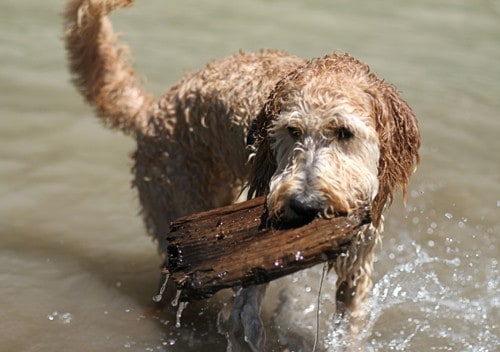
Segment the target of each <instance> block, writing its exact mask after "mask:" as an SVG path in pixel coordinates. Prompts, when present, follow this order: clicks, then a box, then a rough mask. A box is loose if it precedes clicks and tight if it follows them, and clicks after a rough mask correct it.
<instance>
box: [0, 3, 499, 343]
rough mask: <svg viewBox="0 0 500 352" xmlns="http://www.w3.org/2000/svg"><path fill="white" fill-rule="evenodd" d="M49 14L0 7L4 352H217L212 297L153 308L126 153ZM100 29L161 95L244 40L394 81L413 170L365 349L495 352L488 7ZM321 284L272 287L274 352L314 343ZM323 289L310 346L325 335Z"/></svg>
mask: <svg viewBox="0 0 500 352" xmlns="http://www.w3.org/2000/svg"><path fill="white" fill-rule="evenodd" d="M61 9H62V1H61V0H57V1H56V0H48V1H43V2H41V1H34V0H23V1H13V0H4V1H2V2H1V4H0V29H1V30H0V39H1V40H0V62H1V65H0V116H1V118H0V231H1V234H0V235H1V247H0V268H1V269H0V306H1V307H2V313H1V319H0V341H2V344H1V346H2V347H1V350H2V351H42V352H44V351H47V352H49V351H50V352H51V351H56V350H69V349H71V350H72V351H89V350H92V351H111V350H112V351H196V350H200V348H212V349H213V350H216V351H221V350H223V349H224V347H223V346H224V338H223V337H221V336H219V335H218V334H217V333H216V329H217V328H216V323H215V320H216V319H215V317H216V314H217V312H218V310H219V309H220V307H221V305H223V301H224V300H223V299H222V298H221V299H220V300H217V299H215V300H212V301H209V302H197V303H192V304H190V305H189V306H188V307H187V308H186V309H185V310H184V312H183V313H182V325H181V327H180V328H176V327H175V324H176V312H177V308H176V307H170V305H169V304H167V306H168V307H167V311H159V310H158V309H157V308H156V307H155V305H154V303H153V302H152V300H151V296H152V295H154V294H155V293H156V292H158V291H157V290H158V279H159V271H160V264H161V259H160V258H159V256H158V255H157V253H156V248H155V246H154V245H153V244H152V243H151V242H150V239H149V238H148V237H147V236H145V235H144V229H143V226H142V224H141V221H140V219H139V217H138V216H137V212H138V203H137V197H136V195H135V194H134V191H133V190H131V189H130V186H129V185H130V179H131V177H130V174H129V169H130V166H131V165H130V162H129V159H128V158H127V153H129V152H130V151H131V150H133V147H134V146H133V144H134V143H133V141H131V140H129V139H128V138H126V137H124V136H122V135H120V134H116V133H113V132H110V131H107V130H105V129H104V128H102V127H101V126H100V125H99V123H98V122H97V121H96V119H95V118H93V117H92V112H91V111H90V109H89V108H88V107H87V106H85V105H84V104H83V103H82V101H81V98H80V97H79V96H78V94H77V93H76V92H75V90H74V89H73V88H72V86H71V85H70V83H69V77H68V74H67V71H66V66H65V54H64V51H63V46H62V42H61V40H60V38H61V36H62V33H61V23H60V20H59V18H58V13H59V12H60V11H61ZM113 21H114V22H115V23H116V26H117V28H118V30H119V31H122V32H123V33H125V36H126V39H127V42H129V43H130V44H131V46H132V49H133V53H134V57H135V63H136V66H137V69H138V70H139V71H140V72H141V73H142V74H143V75H144V77H147V81H146V86H147V87H148V89H149V90H151V91H153V92H155V93H157V94H159V93H162V92H164V91H165V90H166V88H167V87H168V86H169V85H170V84H172V83H174V82H175V81H176V80H178V79H179V78H180V77H181V76H182V74H183V72H184V70H196V69H198V68H200V67H202V66H203V65H204V64H205V63H206V62H207V61H209V60H212V59H216V58H221V57H224V56H226V55H228V54H230V53H232V52H235V51H237V50H239V49H240V48H242V49H245V50H255V49H258V48H260V47H271V48H279V49H284V50H287V51H289V52H291V53H294V54H297V55H300V56H302V57H314V56H320V55H324V54H326V53H328V52H330V51H332V50H334V49H341V50H344V51H347V52H349V53H352V54H354V55H356V56H358V57H359V58H361V59H362V60H364V61H366V62H367V63H369V64H370V65H371V67H372V69H373V70H374V71H375V72H377V73H378V74H379V75H380V76H382V77H384V78H386V79H387V80H388V81H389V82H391V83H394V84H396V85H397V87H398V88H399V90H400V91H401V92H402V94H403V96H404V97H405V98H406V100H408V102H409V103H410V105H411V106H412V107H413V109H414V111H415V113H416V115H417V116H418V117H419V121H420V126H421V129H422V135H423V147H422V150H421V154H422V164H421V166H420V167H419V170H418V172H417V173H416V174H415V177H414V179H413V181H412V184H411V192H410V194H409V197H408V200H407V207H406V208H404V207H403V205H402V204H401V203H402V202H401V200H400V199H396V200H395V202H394V204H393V206H392V208H391V209H390V210H389V212H388V213H387V214H386V219H387V221H386V226H385V228H386V230H385V233H384V242H383V246H382V247H381V248H380V249H379V251H378V253H379V255H378V260H377V262H376V264H375V271H376V272H375V275H374V279H375V286H374V290H373V295H372V297H371V299H370V301H369V304H370V314H369V316H368V328H367V329H366V330H365V331H364V332H363V337H364V338H365V341H366V342H365V346H366V349H367V350H369V351H388V350H394V351H481V352H483V351H498V350H500V345H499V342H498V341H499V339H500V336H499V335H500V328H499V324H500V322H499V321H500V319H499V318H500V292H499V263H498V260H499V259H498V258H499V257H500V256H499V244H498V234H499V232H500V226H499V220H498V219H499V217H500V178H499V174H500V173H499V171H500V167H499V152H500V138H499V134H500V119H498V113H499V111H500V100H499V99H498V97H499V96H500V66H499V65H498V62H499V60H500V44H499V41H498V38H500V3H499V2H497V1H486V0H483V1H481V0H478V1H474V2H472V1H462V2H459V1H454V0H448V1H446V0H437V1H430V0H428V1H426V0H424V1H409V2H399V1H395V0H388V1H357V2H351V1H345V0H340V1H334V2H332V1H327V0H315V1H309V2H301V1H298V0H297V1H292V0H287V1H284V0H281V1H273V2H269V1H264V0H260V1H259V0H257V1H250V0H245V1H243V0H237V1H232V2H227V1H222V0H214V1H205V2H199V1H194V0H188V1H182V2H181V1H178V2H175V1H169V2H168V3H166V2H164V1H161V0H150V1H143V2H140V4H138V5H136V6H135V7H134V8H133V9H131V10H127V11H121V12H120V13H117V14H116V15H114V17H113ZM320 276H321V266H319V267H316V268H313V269H312V270H309V271H305V272H301V273H297V274H295V275H293V276H291V277H289V278H286V279H283V280H279V281H277V282H275V283H274V284H273V285H272V287H271V289H270V290H269V295H268V297H267V299H266V303H265V307H264V318H265V322H266V324H267V326H268V327H269V328H268V332H267V335H268V339H269V340H270V341H271V345H270V348H269V349H270V350H272V351H281V350H282V348H281V347H280V345H279V343H278V342H277V341H278V340H279V341H281V342H285V341H287V342H288V343H290V344H291V345H293V346H298V347H297V348H296V350H299V349H300V348H301V347H300V346H302V348H303V350H307V351H310V350H311V347H312V344H313V341H314V336H315V328H316V314H317V301H316V293H317V290H318V286H319V285H318V283H319V281H320V280H319V279H320ZM332 280H333V276H332V275H329V276H328V277H327V280H325V283H324V286H323V288H322V295H321V299H320V306H319V317H320V319H319V321H320V327H319V328H320V331H319V340H318V348H328V347H330V348H331V346H333V345H335V344H336V343H338V342H339V341H338V336H337V334H336V332H335V330H333V329H332V326H333V322H332V321H331V312H332V300H333V286H332ZM285 289H286V290H285ZM166 294H167V292H165V295H166ZM224 294H225V295H228V294H230V293H224ZM172 298H173V296H172V297H171V298H170V297H169V298H168V301H169V302H170V300H171V299H172Z"/></svg>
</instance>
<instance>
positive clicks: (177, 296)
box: [172, 290, 182, 307]
mask: <svg viewBox="0 0 500 352" xmlns="http://www.w3.org/2000/svg"><path fill="white" fill-rule="evenodd" d="M181 293H182V290H177V292H176V293H175V298H174V299H173V300H172V307H177V305H178V304H179V298H180V297H181Z"/></svg>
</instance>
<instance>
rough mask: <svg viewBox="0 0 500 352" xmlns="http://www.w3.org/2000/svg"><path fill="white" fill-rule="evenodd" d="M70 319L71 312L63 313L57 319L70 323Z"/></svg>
mask: <svg viewBox="0 0 500 352" xmlns="http://www.w3.org/2000/svg"><path fill="white" fill-rule="evenodd" d="M72 319H73V315H72V314H71V313H64V314H62V315H61V316H60V317H59V320H61V321H62V323H63V324H69V323H71V320H72Z"/></svg>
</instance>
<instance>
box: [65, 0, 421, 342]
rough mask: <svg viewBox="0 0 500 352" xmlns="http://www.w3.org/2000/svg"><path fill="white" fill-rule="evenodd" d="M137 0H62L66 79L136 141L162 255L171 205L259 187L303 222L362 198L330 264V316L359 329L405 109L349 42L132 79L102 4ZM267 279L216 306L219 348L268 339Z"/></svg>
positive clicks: (405, 148)
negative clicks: (365, 218)
mask: <svg viewBox="0 0 500 352" xmlns="http://www.w3.org/2000/svg"><path fill="white" fill-rule="evenodd" d="M131 4H132V0H69V1H68V2H67V5H66V9H65V12H64V21H65V44H66V49H67V53H68V61H69V66H70V71H71V73H72V80H73V83H74V84H75V86H76V87H77V88H78V90H79V91H80V93H81V94H82V95H83V97H84V98H85V99H86V101H87V102H88V103H90V104H91V105H92V106H93V107H94V108H95V113H96V114H97V116H99V117H100V119H101V120H102V122H103V123H104V124H105V125H106V126H108V127H110V128H114V129H118V130H120V131H122V132H124V133H126V134H128V135H130V136H132V137H133V138H135V140H136V142H137V149H136V151H135V152H134V153H133V156H132V157H133V161H134V166H133V170H132V171H133V174H134V179H133V186H134V187H135V188H137V190H138V195H139V200H140V204H141V209H142V216H143V218H144V222H145V226H146V228H147V231H148V233H149V234H151V235H152V236H153V237H154V239H155V240H156V241H157V243H158V247H159V250H160V252H161V253H162V254H164V255H165V254H166V252H167V246H168V243H167V242H166V239H165V235H166V234H167V233H168V230H169V224H170V222H171V221H172V220H173V219H175V218H177V217H180V216H183V215H187V214H190V213H195V212H200V211H203V210H208V209H212V208H216V207H220V206H224V205H228V204H231V203H234V202H237V201H239V200H241V199H242V194H244V193H245V192H246V194H247V198H248V199H250V198H253V197H256V196H262V195H265V196H266V206H267V209H268V212H269V219H271V220H272V221H275V222H277V223H284V224H286V223H307V222H308V221H310V220H311V219H313V218H315V217H317V216H322V217H327V218H328V217H334V216H338V215H345V214H349V213H350V212H352V211H353V210H354V209H357V208H359V207H360V206H364V205H366V204H368V205H369V207H370V211H371V223H370V224H367V225H365V226H363V228H362V229H361V231H359V233H358V235H357V236H356V238H355V239H354V240H353V241H352V244H351V245H350V246H349V247H348V248H347V249H346V250H345V253H343V255H341V256H339V257H338V259H336V260H335V261H334V262H332V263H330V265H331V266H332V267H333V269H334V270H335V271H336V273H337V275H338V279H337V285H336V302H337V313H336V314H337V315H338V316H339V317H342V318H345V319H348V320H349V322H350V326H351V333H352V334H353V335H355V334H356V333H357V332H359V329H360V328H361V326H362V318H363V310H362V309H361V308H360V307H361V303H362V302H363V301H364V300H365V299H366V298H367V296H368V294H369V292H370V288H371V286H372V281H371V272H372V268H373V259H374V248H375V245H376V244H377V243H378V242H379V241H380V233H381V231H382V228H383V216H382V213H383V211H384V209H385V208H386V207H387V206H388V205H390V203H391V202H392V200H393V196H394V193H395V191H396V190H397V189H398V188H401V189H402V192H403V197H406V193H407V186H408V183H409V180H410V176H411V174H412V172H413V171H414V169H415V168H416V166H417V164H418V163H419V153H418V149H419V147H420V133H419V128H418V123H417V120H416V117H415V115H414V113H413V112H412V110H411V108H410V107H409V106H408V104H407V103H406V102H405V101H404V100H403V99H402V98H401V97H400V95H399V94H398V92H397V90H396V88H395V87H393V86H392V85H390V84H387V83H386V82H384V81H383V80H381V79H379V78H378V77H377V76H376V75H375V74H374V73H372V72H370V69H369V67H368V66H367V65H366V64H364V63H362V62H361V61H359V60H357V59H355V58H353V57H352V56H350V55H348V54H345V53H334V54H330V55H327V56H325V57H323V58H318V59H312V60H303V59H301V58H298V57H295V56H292V55H288V54H286V53H283V52H280V51H274V50H262V51H259V52H255V53H243V52H239V53H237V54H235V55H233V56H230V57H227V58H225V59H222V60H220V61H215V62H211V63H209V64H208V65H207V66H206V67H205V68H203V69H201V70H200V71H198V72H195V73H190V74H186V75H185V77H184V78H183V79H182V80H181V81H180V82H178V83H177V84H175V85H174V86H173V87H171V88H170V90H169V91H168V92H167V93H166V94H164V95H163V96H162V97H160V98H154V97H152V96H151V95H150V94H148V93H147V92H146V91H145V90H144V89H143V88H142V87H141V85H140V83H139V80H138V78H137V75H136V73H135V71H134V70H133V68H132V67H131V66H130V65H129V64H128V59H127V53H128V51H127V49H126V48H125V47H122V46H120V45H118V44H117V39H116V35H115V34H114V32H113V29H112V26H111V24H110V21H109V19H108V17H107V15H108V14H109V13H110V12H111V11H112V10H114V9H117V8H120V7H126V6H129V5H131ZM265 289H266V287H265V285H261V286H254V287H249V288H246V289H243V290H240V291H239V294H238V295H236V297H235V298H234V302H233V303H232V310H231V311H230V312H229V313H228V314H222V317H221V319H222V320H223V321H224V322H225V323H223V324H221V325H226V326H227V331H225V333H226V335H227V336H228V342H229V344H228V345H229V347H228V350H237V351H239V350H241V351H263V350H264V349H265V333H264V331H265V330H264V327H263V323H262V320H261V319H260V307H261V304H262V300H263V297H264V293H265Z"/></svg>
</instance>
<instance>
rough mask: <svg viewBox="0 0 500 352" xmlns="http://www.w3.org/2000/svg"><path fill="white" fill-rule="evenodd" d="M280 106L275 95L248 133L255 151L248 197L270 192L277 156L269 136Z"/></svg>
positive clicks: (252, 148) (249, 142)
mask: <svg viewBox="0 0 500 352" xmlns="http://www.w3.org/2000/svg"><path fill="white" fill-rule="evenodd" d="M277 114H279V108H278V107H277V106H275V104H274V103H273V95H272V94H271V97H270V98H269V99H268V101H267V102H266V104H265V105H264V107H263V108H262V110H261V111H260V113H259V115H258V116H257V118H256V119H255V120H254V121H252V126H251V128H250V130H249V132H248V134H247V145H248V147H249V148H250V149H251V151H252V153H253V157H252V159H251V162H252V166H251V171H250V177H249V188H248V196H247V198H248V199H251V198H253V197H258V196H263V195H266V194H267V193H268V192H269V182H270V181H271V177H272V176H273V174H274V172H275V171H276V168H277V164H276V158H275V157H274V153H273V151H272V148H271V141H270V138H269V136H268V133H269V127H270V126H271V123H272V121H273V120H274V118H275V116H276V115H277Z"/></svg>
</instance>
